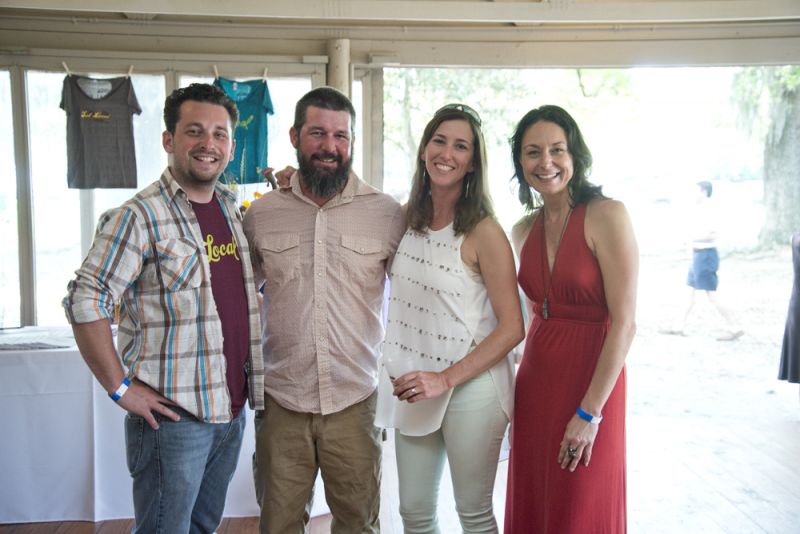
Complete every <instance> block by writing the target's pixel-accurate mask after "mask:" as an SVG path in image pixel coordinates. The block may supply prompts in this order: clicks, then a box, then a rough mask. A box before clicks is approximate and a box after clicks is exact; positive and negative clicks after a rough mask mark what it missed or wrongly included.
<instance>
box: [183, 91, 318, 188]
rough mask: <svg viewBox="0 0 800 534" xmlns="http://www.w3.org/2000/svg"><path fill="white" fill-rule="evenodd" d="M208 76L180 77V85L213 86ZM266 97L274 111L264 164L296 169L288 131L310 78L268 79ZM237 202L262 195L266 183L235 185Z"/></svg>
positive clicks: (271, 117) (295, 160) (269, 128)
mask: <svg viewBox="0 0 800 534" xmlns="http://www.w3.org/2000/svg"><path fill="white" fill-rule="evenodd" d="M231 79H234V80H240V81H241V80H246V79H251V78H247V77H233V78H231ZM213 81H214V79H213V78H211V77H198V76H181V77H180V85H181V87H186V86H187V85H189V84H191V83H195V82H197V83H213ZM267 84H268V86H269V94H270V98H271V99H272V107H273V108H274V110H275V112H274V113H273V114H272V115H268V118H267V131H268V139H267V158H268V160H267V163H268V164H269V165H270V166H272V167H274V168H275V169H276V170H280V169H282V168H284V167H285V166H287V165H292V166H296V165H297V157H296V156H295V152H294V147H292V144H291V142H290V141H289V129H290V128H291V127H292V124H293V123H294V108H295V104H297V101H298V100H299V99H300V97H301V96H303V95H304V94H306V93H307V92H308V91H310V90H311V79H310V78H307V77H303V78H289V77H285V78H284V77H280V78H278V77H271V78H269V79H268V81H267ZM235 189H236V193H237V196H238V199H239V202H240V203H241V202H243V201H245V200H248V201H251V200H253V197H254V194H255V193H256V192H258V193H265V192H266V191H268V190H269V187H268V186H267V185H266V184H248V185H241V186H236V187H235Z"/></svg>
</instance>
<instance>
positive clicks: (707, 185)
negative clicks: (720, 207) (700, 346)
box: [660, 181, 744, 341]
mask: <svg viewBox="0 0 800 534" xmlns="http://www.w3.org/2000/svg"><path fill="white" fill-rule="evenodd" d="M712 192H713V186H712V185H711V182H707V181H702V182H697V197H696V203H695V206H694V210H693V213H692V216H691V218H690V224H691V232H692V240H691V247H692V264H691V266H690V267H689V274H688V276H687V279H686V283H687V284H688V285H689V287H690V288H691V290H690V293H689V305H688V307H687V308H686V312H685V313H684V315H683V320H682V321H681V324H680V325H679V326H678V327H676V328H670V329H663V330H660V332H661V333H662V334H671V335H681V336H682V335H685V333H686V326H687V324H688V322H689V317H690V315H691V313H692V309H693V308H694V304H695V296H696V294H697V292H698V291H703V292H705V294H706V297H707V298H708V301H709V302H710V303H711V304H712V305H713V306H714V309H715V310H717V312H718V313H719V314H720V316H721V317H722V318H723V319H724V321H725V323H726V325H727V327H728V330H727V332H725V333H724V334H722V335H720V336H719V337H718V338H717V340H719V341H734V340H736V339H739V338H740V337H742V336H743V335H744V330H742V329H741V328H740V327H739V325H738V323H737V321H736V318H735V317H734V315H733V313H732V312H731V311H730V310H729V309H728V307H727V306H725V305H724V304H723V303H722V302H721V301H720V299H719V297H718V295H717V286H718V285H719V279H718V276H717V271H718V270H719V251H718V250H717V233H718V231H717V217H716V216H715V214H714V211H713V206H712V205H711V201H710V200H711V193H712Z"/></svg>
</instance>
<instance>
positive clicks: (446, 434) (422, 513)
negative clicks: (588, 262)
mask: <svg viewBox="0 0 800 534" xmlns="http://www.w3.org/2000/svg"><path fill="white" fill-rule="evenodd" d="M480 126H481V121H480V117H479V116H478V114H477V113H476V112H475V111H474V110H473V109H472V108H470V107H468V106H465V105H463V104H449V105H447V106H444V107H443V108H441V109H440V110H438V111H437V112H436V113H435V114H434V116H433V119H432V120H431V121H430V122H429V123H428V125H427V126H426V128H425V131H424V133H423V136H422V140H421V142H420V146H419V159H418V163H417V170H416V173H415V174H414V178H413V185H412V189H411V196H410V200H409V203H408V207H407V209H408V212H407V218H408V230H407V232H406V234H405V236H404V237H403V240H402V241H401V243H400V246H399V248H398V250H397V254H396V255H395V259H394V263H393V265H392V269H391V273H390V280H391V295H390V299H389V314H388V321H387V328H386V341H385V343H384V351H383V360H384V363H385V364H387V365H388V367H391V368H392V369H397V367H396V366H397V365H398V362H400V363H402V362H405V365H406V367H405V370H406V371H408V370H411V369H413V370H412V371H410V372H405V371H403V374H400V375H399V376H392V377H391V378H390V373H389V372H388V371H386V370H382V371H381V376H380V384H379V387H378V389H379V395H378V408H377V418H376V425H377V426H383V427H391V428H395V429H396V431H395V448H396V453H397V468H398V477H399V482H400V515H401V516H402V518H403V525H404V528H405V532H406V533H421V532H425V533H428V532H439V527H438V524H437V515H436V502H437V499H438V489H439V483H440V480H441V475H442V470H443V467H444V461H445V458H447V459H448V461H449V464H450V472H451V475H452V479H453V487H454V492H455V500H456V508H457V511H458V514H459V518H460V520H461V526H462V528H463V530H464V532H497V522H496V520H495V517H494V511H493V509H492V489H493V487H494V479H495V474H496V471H497V461H498V456H499V451H500V445H501V443H502V439H503V435H504V433H505V430H506V427H507V426H508V422H509V420H510V418H511V408H512V405H513V398H514V395H513V364H512V361H511V358H510V357H509V351H511V350H512V349H513V348H514V347H515V346H516V345H517V343H519V342H520V341H521V340H522V339H523V337H524V327H523V321H522V314H521V311H520V303H519V296H518V293H517V281H516V273H515V269H514V258H513V254H512V252H511V247H510V245H509V243H508V239H507V238H506V234H505V233H504V231H503V229H502V228H501V227H500V225H499V224H498V223H497V221H496V220H495V219H494V216H493V211H492V207H491V200H490V198H489V194H488V187H487V183H486V180H487V172H486V150H485V144H484V140H483V134H482V132H481V129H480ZM393 374H399V373H397V372H394V373H393Z"/></svg>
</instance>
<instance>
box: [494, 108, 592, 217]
mask: <svg viewBox="0 0 800 534" xmlns="http://www.w3.org/2000/svg"><path fill="white" fill-rule="evenodd" d="M541 121H545V122H552V123H553V124H557V125H558V126H560V127H561V129H563V130H564V134H565V135H566V137H567V150H568V151H569V154H570V155H571V156H572V167H573V171H572V179H571V180H570V181H569V184H568V185H567V187H568V188H569V198H570V204H571V205H572V206H575V205H577V204H582V203H584V202H588V201H589V200H592V199H593V198H606V196H605V195H603V188H602V186H598V185H594V184H593V183H591V182H590V181H589V175H590V174H591V172H592V153H591V152H590V151H589V147H588V146H586V141H584V140H583V135H582V134H581V130H580V128H578V123H576V122H575V119H573V118H572V116H571V115H570V114H569V113H567V111H566V110H565V109H563V108H560V107H558V106H553V105H547V106H541V107H538V108H536V109H532V110H530V111H529V112H527V113H526V114H525V116H524V117H522V119H521V120H520V121H519V124H517V128H516V129H515V130H514V135H513V136H512V137H511V139H510V142H511V158H512V159H513V161H514V173H515V174H514V177H513V178H512V180H513V179H514V178H516V180H517V182H519V201H520V203H522V205H523V206H525V209H526V211H528V212H532V211H533V210H535V209H536V208H539V207H541V206H542V197H541V196H539V194H538V193H536V191H534V190H533V189H532V188H531V187H530V186H529V185H528V182H526V181H525V173H524V170H523V169H522V164H521V163H520V156H521V155H522V138H523V137H524V136H525V132H527V131H528V128H530V127H531V126H533V125H534V124H536V123H537V122H541Z"/></svg>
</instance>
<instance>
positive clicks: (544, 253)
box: [542, 206, 572, 321]
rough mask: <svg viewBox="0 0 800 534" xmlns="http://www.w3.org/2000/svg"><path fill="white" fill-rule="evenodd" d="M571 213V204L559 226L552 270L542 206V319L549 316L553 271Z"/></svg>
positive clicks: (545, 218)
mask: <svg viewBox="0 0 800 534" xmlns="http://www.w3.org/2000/svg"><path fill="white" fill-rule="evenodd" d="M570 215H572V206H570V208H569V211H568V212H567V216H566V217H565V218H564V225H563V226H562V227H561V234H560V235H559V236H558V242H557V243H556V251H555V255H554V256H553V268H552V270H551V269H550V268H549V261H548V258H547V232H546V231H545V221H546V220H547V217H546V216H545V212H544V208H542V286H543V287H545V290H544V300H543V301H542V319H544V320H545V321H546V320H547V319H548V318H549V317H550V307H549V306H548V299H549V297H550V288H551V287H552V286H553V273H554V272H555V270H556V260H558V249H559V248H561V240H562V239H563V238H564V232H565V231H566V230H567V223H568V222H569V217H570ZM545 266H548V269H547V271H548V275H549V276H548V278H547V284H546V285H545V276H544V271H545Z"/></svg>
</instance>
